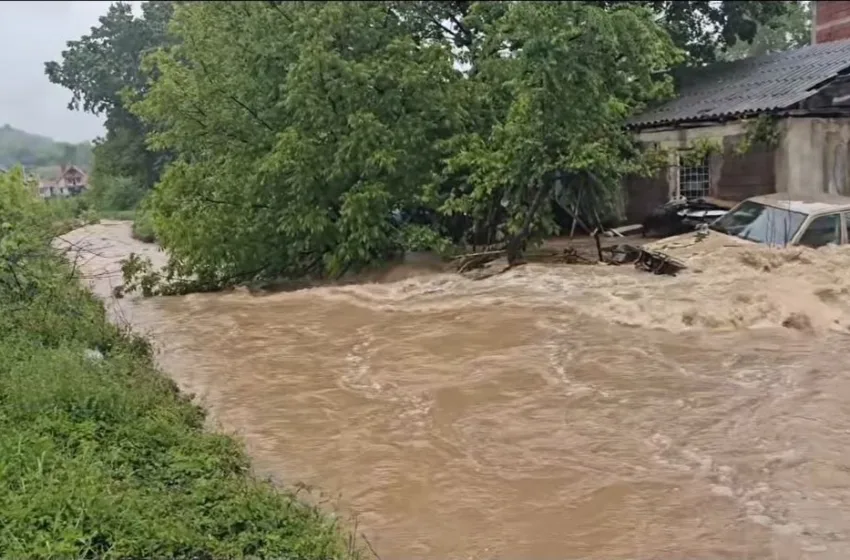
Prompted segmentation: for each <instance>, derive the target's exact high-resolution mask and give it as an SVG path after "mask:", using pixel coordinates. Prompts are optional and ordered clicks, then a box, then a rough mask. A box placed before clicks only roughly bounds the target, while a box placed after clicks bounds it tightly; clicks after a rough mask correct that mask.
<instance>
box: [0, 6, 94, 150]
mask: <svg viewBox="0 0 850 560" xmlns="http://www.w3.org/2000/svg"><path fill="white" fill-rule="evenodd" d="M109 4H110V2H80V1H76V2H75V1H65V2H37V1H36V2H0V76H2V79H0V126H2V125H3V124H6V123H8V124H10V125H12V126H14V127H15V128H19V129H22V130H25V131H27V132H32V133H35V134H42V135H44V136H50V137H52V138H55V139H57V140H63V141H66V142H80V141H83V140H92V139H94V138H95V137H97V136H100V135H101V134H103V125H102V121H101V119H99V118H97V117H95V116H93V115H89V114H86V113H82V112H80V111H69V110H68V108H67V105H68V101H69V100H70V98H71V95H70V92H68V90H66V89H64V88H62V87H60V86H57V85H53V84H51V83H50V82H49V81H48V80H47V76H45V75H44V63H45V62H46V61H48V60H57V61H58V60H59V56H60V54H61V52H62V50H63V49H64V48H65V43H66V42H67V41H69V40H73V39H78V38H79V37H80V36H82V35H84V34H87V33H88V32H89V31H90V29H91V27H93V26H96V25H97V23H98V22H97V18H98V17H100V16H101V15H103V14H105V13H106V10H107V9H108V8H109Z"/></svg>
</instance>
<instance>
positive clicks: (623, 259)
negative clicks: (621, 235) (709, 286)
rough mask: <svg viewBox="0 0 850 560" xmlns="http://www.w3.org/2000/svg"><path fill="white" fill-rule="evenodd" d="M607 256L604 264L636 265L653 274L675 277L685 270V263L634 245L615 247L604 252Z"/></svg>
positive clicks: (607, 248)
mask: <svg viewBox="0 0 850 560" xmlns="http://www.w3.org/2000/svg"><path fill="white" fill-rule="evenodd" d="M603 251H604V252H605V254H606V256H605V258H603V259H602V260H603V262H607V263H609V264H614V265H620V264H628V263H634V265H635V268H637V269H639V270H645V271H646V272H651V273H653V274H665V275H668V276H675V275H676V274H677V273H679V272H681V271H682V270H684V269H685V268H687V267H686V266H685V263H683V262H681V261H679V260H677V259H674V258H673V257H671V256H669V255H666V254H664V253H661V252H659V251H648V250H646V249H643V248H642V247H635V246H634V245H615V246H614V247H606V248H605V249H604V250H603Z"/></svg>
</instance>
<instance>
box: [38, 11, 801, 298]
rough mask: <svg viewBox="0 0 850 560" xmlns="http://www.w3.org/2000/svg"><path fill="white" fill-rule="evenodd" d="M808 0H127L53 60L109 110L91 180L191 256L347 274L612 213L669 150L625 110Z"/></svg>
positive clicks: (223, 266) (285, 272)
mask: <svg viewBox="0 0 850 560" xmlns="http://www.w3.org/2000/svg"><path fill="white" fill-rule="evenodd" d="M804 9H805V8H804V5H803V3H796V2H732V1H729V2H708V1H705V2H703V1H682V2H671V1H634V2H621V1H610V2H607V1H606V2H506V1H493V2H465V1H432V2H422V1H420V2H415V1H413V2H399V1H372V2H276V1H266V2H145V3H143V4H142V9H141V10H142V11H141V14H140V15H138V16H136V15H134V14H133V12H132V9H131V7H130V5H129V4H125V3H115V4H113V5H112V6H111V7H110V9H109V11H108V13H107V14H106V15H105V16H103V17H102V18H101V20H100V25H99V26H98V27H95V28H93V30H92V33H91V34H90V35H86V36H84V37H82V38H81V39H80V40H78V41H72V42H70V43H69V44H68V49H67V50H66V51H64V52H63V53H62V57H61V60H60V61H59V62H49V63H47V65H46V72H47V75H48V77H49V79H50V80H51V81H52V82H54V83H57V84H61V85H63V86H65V87H67V88H68V89H69V90H70V91H71V92H72V100H71V107H72V108H78V109H81V110H85V111H89V112H92V113H96V114H103V115H105V116H106V128H107V133H106V136H105V138H104V139H102V140H101V141H100V142H99V143H98V145H97V146H96V148H95V164H94V179H93V182H94V183H95V188H96V190H97V189H100V190H101V191H104V190H109V189H110V188H112V189H115V188H118V189H119V190H121V191H122V192H123V191H126V190H127V189H135V190H133V192H134V195H133V196H131V197H125V199H124V200H125V202H124V204H127V205H132V204H136V203H138V201H139V200H141V199H142V198H144V201H143V203H142V204H143V206H144V207H145V208H146V209H147V210H148V211H149V212H150V214H151V217H152V220H153V223H154V226H155V229H156V233H157V237H158V239H159V241H160V243H161V244H162V245H163V247H164V248H165V249H166V250H167V251H168V252H169V254H170V256H171V262H172V268H173V270H174V271H176V273H178V274H180V275H193V276H195V277H198V278H201V279H203V280H204V281H206V282H212V283H216V282H230V281H234V280H235V279H246V280H247V279H258V278H259V279H262V278H273V277H280V276H286V277H303V276H336V275H340V274H344V273H345V272H346V271H351V270H356V269H358V268H360V267H363V266H367V265H369V264H370V263H372V262H375V261H380V260H385V259H387V258H388V257H391V256H393V255H395V254H398V253H399V252H403V251H405V250H425V249H427V250H438V251H441V250H448V249H449V248H450V247H458V246H470V245H478V246H481V245H494V244H499V245H501V246H504V247H506V248H507V249H508V253H509V257H510V258H511V259H512V260H513V259H518V258H519V256H520V255H521V254H522V251H523V249H524V247H525V246H526V245H527V244H528V243H533V242H535V241H536V240H537V239H540V238H541V237H542V236H545V235H547V234H551V233H553V232H555V231H556V230H557V229H558V227H559V217H560V215H561V214H562V213H563V209H564V208H567V209H569V208H576V207H578V208H580V210H581V212H582V214H583V215H584V216H585V217H586V220H587V221H588V222H591V223H593V224H599V223H605V222H607V221H610V220H612V219H614V218H616V216H617V215H618V214H619V212H620V211H621V209H622V207H623V200H622V191H621V189H620V183H621V179H622V178H623V177H624V176H625V175H627V174H641V173H651V172H652V170H653V165H654V158H653V157H652V154H651V153H648V152H645V151H643V150H641V149H640V147H639V146H638V145H637V144H636V143H635V141H634V138H633V137H632V136H630V135H629V134H628V132H627V131H626V129H625V127H624V125H625V123H626V121H627V119H628V118H629V116H631V115H633V114H635V113H636V112H638V111H640V110H641V109H643V108H644V107H646V106H647V105H648V104H651V103H655V102H659V101H661V100H663V99H665V98H667V97H669V96H670V95H672V94H673V93H674V91H673V82H672V79H671V70H674V69H676V68H677V67H680V66H682V65H690V66H695V65H702V64H705V63H708V62H712V61H714V60H717V59H718V58H735V57H738V56H740V52H741V49H742V48H746V47H743V46H744V45H755V46H758V48H765V49H768V48H774V49H775V48H784V47H782V45H780V44H779V43H781V41H780V40H779V38H780V35H781V37H784V40H785V42H786V43H787V44H786V45H785V46H786V47H793V46H795V45H794V42H795V41H798V40H799V39H797V38H796V37H801V36H803V35H804V34H801V33H797V34H796V35H795V34H794V33H793V32H791V31H789V32H788V33H784V34H782V32H780V31H776V28H777V27H780V28H781V27H782V26H786V27H787V26H797V27H799V25H800V22H801V21H804V19H805V17H803V18H801V17H797V15H795V14H799V13H802V12H801V10H804ZM764 45H768V46H767V47H765V46H764ZM777 45H779V46H777ZM736 49H737V50H736ZM735 53H738V54H735ZM115 185H118V187H115ZM579 202H580V204H579Z"/></svg>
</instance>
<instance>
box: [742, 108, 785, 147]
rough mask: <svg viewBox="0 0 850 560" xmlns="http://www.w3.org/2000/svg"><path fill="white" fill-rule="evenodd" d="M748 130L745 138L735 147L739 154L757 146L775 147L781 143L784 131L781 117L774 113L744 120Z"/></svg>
mask: <svg viewBox="0 0 850 560" xmlns="http://www.w3.org/2000/svg"><path fill="white" fill-rule="evenodd" d="M744 123H745V126H746V130H745V132H744V138H743V139H742V140H741V142H739V143H738V145H737V146H736V148H735V151H736V152H737V153H738V154H745V153H747V152H749V151H750V150H752V149H753V148H754V147H756V146H760V147H765V148H775V147H776V146H778V145H779V141H780V139H781V135H782V132H781V130H780V128H779V119H777V118H776V117H774V116H772V115H759V116H758V117H755V118H753V119H748V120H745V121H744Z"/></svg>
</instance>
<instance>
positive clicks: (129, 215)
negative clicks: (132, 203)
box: [98, 210, 137, 222]
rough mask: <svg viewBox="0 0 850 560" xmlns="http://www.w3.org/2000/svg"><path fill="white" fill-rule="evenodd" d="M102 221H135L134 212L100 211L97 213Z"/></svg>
mask: <svg viewBox="0 0 850 560" xmlns="http://www.w3.org/2000/svg"><path fill="white" fill-rule="evenodd" d="M98 214H99V215H100V218H101V219H102V220H123V221H128V222H131V221H133V220H135V219H136V214H137V212H136V211H135V210H100V211H99V212H98Z"/></svg>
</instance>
